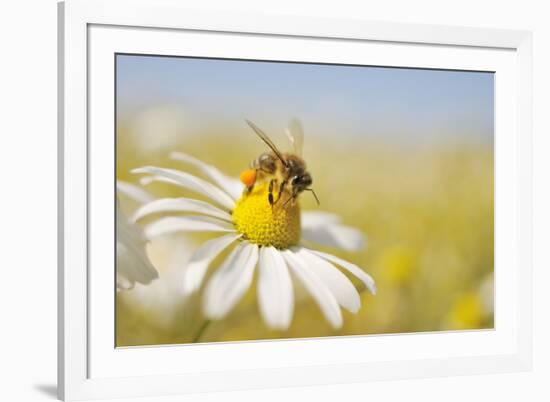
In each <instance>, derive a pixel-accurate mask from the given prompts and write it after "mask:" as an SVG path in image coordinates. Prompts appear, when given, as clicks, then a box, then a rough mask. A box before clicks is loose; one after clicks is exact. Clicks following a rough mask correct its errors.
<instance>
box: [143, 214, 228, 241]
mask: <svg viewBox="0 0 550 402" xmlns="http://www.w3.org/2000/svg"><path fill="white" fill-rule="evenodd" d="M234 231H235V229H234V228H233V226H232V225H231V224H229V223H227V222H224V221H220V220H218V219H215V218H210V217H208V216H169V217H166V218H160V219H158V220H156V221H154V222H152V223H150V224H148V225H147V226H145V235H146V236H147V238H149V239H152V238H154V237H157V236H162V235H165V234H170V233H176V232H234Z"/></svg>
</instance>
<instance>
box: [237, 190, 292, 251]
mask: <svg viewBox="0 0 550 402" xmlns="http://www.w3.org/2000/svg"><path fill="white" fill-rule="evenodd" d="M268 188H269V187H268V184H267V183H257V184H256V185H255V186H254V189H253V190H252V191H250V192H248V191H245V192H244V193H243V196H242V197H241V199H240V200H239V201H237V205H236V206H235V209H234V210H233V222H234V224H235V227H236V228H237V231H238V232H240V233H242V234H243V237H244V238H245V239H247V240H248V241H250V242H251V243H255V244H259V245H262V246H273V247H276V248H279V249H283V248H288V247H291V246H295V245H296V244H298V242H299V241H300V207H299V205H298V202H293V201H290V202H287V203H286V204H285V202H286V201H287V199H288V194H287V193H285V194H283V197H281V199H280V200H278V201H277V202H276V203H275V204H274V205H273V206H271V205H270V204H269V198H268ZM273 196H274V197H275V199H276V200H277V197H278V195H277V194H273Z"/></svg>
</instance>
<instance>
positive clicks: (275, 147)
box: [246, 120, 288, 166]
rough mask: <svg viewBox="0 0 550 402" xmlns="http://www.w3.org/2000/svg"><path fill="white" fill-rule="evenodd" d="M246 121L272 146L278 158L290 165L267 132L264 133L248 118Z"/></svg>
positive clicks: (284, 163)
mask: <svg viewBox="0 0 550 402" xmlns="http://www.w3.org/2000/svg"><path fill="white" fill-rule="evenodd" d="M246 123H247V124H248V125H249V126H250V128H252V130H254V132H255V133H256V134H257V135H258V137H260V138H261V139H262V141H263V142H265V143H266V144H267V146H268V147H269V148H271V150H272V151H273V153H274V154H275V155H276V156H277V158H279V159H280V160H281V162H282V163H283V165H285V166H288V162H287V161H286V160H285V158H283V154H282V153H281V151H279V150H278V149H277V146H276V145H275V144H274V143H273V141H271V138H269V137H268V136H267V134H266V133H264V132H263V131H262V130H261V129H260V128H259V127H258V126H257V125H255V124H254V123H252V122H251V121H250V120H246Z"/></svg>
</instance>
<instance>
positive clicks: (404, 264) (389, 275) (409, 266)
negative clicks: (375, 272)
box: [377, 245, 417, 285]
mask: <svg viewBox="0 0 550 402" xmlns="http://www.w3.org/2000/svg"><path fill="white" fill-rule="evenodd" d="M416 260H417V258H416V255H415V253H414V252H413V250H411V249H410V248H409V247H407V246H403V245H395V246H392V247H388V248H387V249H386V250H384V251H383V253H382V255H381V256H380V257H379V260H378V263H377V266H379V267H380V270H381V272H382V275H383V276H382V278H383V279H384V280H386V281H388V282H389V283H390V284H393V285H401V284H404V283H406V282H408V281H409V280H410V279H411V278H412V274H413V273H414V270H415V267H416Z"/></svg>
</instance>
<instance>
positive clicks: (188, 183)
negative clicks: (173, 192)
mask: <svg viewBox="0 0 550 402" xmlns="http://www.w3.org/2000/svg"><path fill="white" fill-rule="evenodd" d="M132 173H137V174H139V173H145V174H150V175H152V177H150V178H149V179H148V182H151V181H164V182H168V183H172V184H176V185H178V186H181V187H184V188H186V189H188V190H191V191H194V192H196V193H199V194H202V195H204V196H205V197H208V198H210V199H211V200H213V201H215V202H217V203H218V204H220V205H221V206H223V207H225V208H226V209H227V210H228V211H231V210H232V209H233V208H234V207H235V201H234V200H233V199H231V197H230V196H229V195H227V194H226V193H225V192H223V191H222V190H220V189H219V188H218V187H216V186H214V185H213V184H210V183H208V182H207V181H204V180H202V179H199V178H198V177H196V176H193V175H190V174H189V173H185V172H180V171H179V170H174V169H164V168H159V167H155V166H144V167H141V168H137V169H134V170H132Z"/></svg>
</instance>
